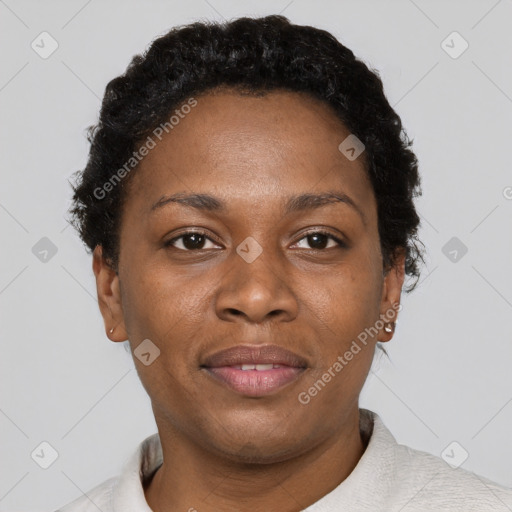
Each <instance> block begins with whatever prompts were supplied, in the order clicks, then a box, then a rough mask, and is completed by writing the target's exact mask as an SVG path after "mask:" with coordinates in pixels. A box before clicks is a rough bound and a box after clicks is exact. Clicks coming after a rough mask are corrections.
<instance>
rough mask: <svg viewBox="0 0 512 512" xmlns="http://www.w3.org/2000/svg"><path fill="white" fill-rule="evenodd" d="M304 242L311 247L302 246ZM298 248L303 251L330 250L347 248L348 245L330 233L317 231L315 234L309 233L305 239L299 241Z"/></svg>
mask: <svg viewBox="0 0 512 512" xmlns="http://www.w3.org/2000/svg"><path fill="white" fill-rule="evenodd" d="M304 241H305V242H306V243H307V244H308V245H309V247H307V246H304V245H301V244H304ZM297 246H298V247H300V248H301V249H317V250H322V249H330V248H332V247H336V246H337V247H346V245H345V244H344V243H343V242H342V241H341V240H340V239H339V238H336V237H335V236H333V235H331V234H330V233H326V232H323V231H315V232H313V233H308V234H307V235H306V236H305V237H304V238H302V239H301V240H299V242H298V243H297Z"/></svg>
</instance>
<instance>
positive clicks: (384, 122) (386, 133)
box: [70, 15, 424, 291]
mask: <svg viewBox="0 0 512 512" xmlns="http://www.w3.org/2000/svg"><path fill="white" fill-rule="evenodd" d="M219 87H227V88H231V89H234V90H238V91H240V92H249V93H254V94H266V93H267V92H270V91H272V90H287V91H294V92H303V93H307V94H309V95H311V96H312V97H315V98H318V99H320V100H321V101H323V102H325V103H326V104H328V105H330V106H331V107H332V109H333V111H334V113H335V114H336V115H337V116H338V117H339V119H340V120H341V121H342V122H343V124H344V125H345V126H346V128H347V129H348V130H349V131H350V132H351V133H353V134H355V135H356V136H357V137H358V138H359V139H360V140H361V141H362V142H363V144H364V145H365V153H364V154H365V158H364V160H365V167H366V171H367V173H368V176H369V178H370V181H371V183H372V186H373V191H374V194H375V197H376V201H377V209H378V229H379V238H380V244H381V250H382V255H383V263H384V268H385V269H389V268H391V266H392V265H393V263H394V262H395V261H396V259H395V258H396V257H397V255H398V253H399V252H400V251H401V252H405V272H406V275H408V276H409V277H413V278H415V279H414V282H413V284H412V286H410V287H409V288H408V289H407V291H411V290H412V289H413V288H414V287H415V286H416V284H417V281H418V278H419V275H420V261H422V262H424V260H423V250H422V249H421V247H420V246H423V244H422V243H421V241H420V240H419V239H418V236H417V231H418V226H419V223H420V220H419V217H418V214H417V212H416V209H415V206H414V202H413V198H414V197H416V196H418V195H420V194H421V189H420V177H419V174H418V162H417V158H416V156H415V154H414V153H413V152H412V151H411V149H409V148H410V146H411V145H412V141H411V140H410V139H409V138H408V137H407V135H406V133H405V130H404V129H403V128H402V123H401V120H400V117H399V116H398V115H397V114H396V112H395V111H394V110H393V108H392V107H391V106H390V105H389V103H388V101H387V99H386V97H385V95H384V91H383V85H382V81H381V80H380V77H379V75H378V72H377V71H375V70H370V69H369V68H368V67H367V66H366V65H365V64H364V63H363V62H362V61H361V60H358V59H356V57H355V56H354V54H353V52H352V51H351V50H350V49H348V48H346V47H345V46H343V45H342V44H341V43H340V42H339V41H338V40H336V38H335V37H334V36H333V35H332V34H330V33H329V32H326V31H324V30H320V29H317V28H314V27H310V26H301V25H295V24H292V23H290V21H289V20H288V19H287V18H285V17H284V16H278V15H273V16H266V17H261V18H248V17H244V18H238V19H235V20H233V21H230V22H225V23H215V22H196V23H192V24H190V25H186V26H182V27H175V28H173V29H172V30H170V31H169V32H168V33H166V34H165V35H163V36H161V37H159V38H157V39H155V40H154V41H153V42H152V44H151V45H150V46H149V48H148V49H147V51H145V52H144V53H143V54H142V55H136V56H134V57H133V59H132V61H131V62H130V64H129V66H128V68H127V69H126V72H125V73H124V74H123V75H121V76H119V77H117V78H114V79H113V80H112V81H110V82H109V84H108V85H107V87H106V90H105V95H104V98H103V102H102V106H101V111H100V117H99V121H98V123H97V124H96V125H93V126H90V127H89V128H88V141H89V142H90V144H91V146H90V152H89V158H88V161H87V165H86V167H85V169H84V170H83V171H77V172H76V173H75V175H74V176H75V183H74V184H72V186H73V191H74V195H73V203H72V207H71V208H70V214H71V217H70V222H71V224H72V225H73V226H74V227H75V228H76V229H77V231H78V233H79V235H80V237H81V239H82V240H83V242H84V244H85V245H86V246H87V247H88V249H89V250H90V251H91V252H92V251H93V250H94V248H95V247H96V246H97V245H101V246H102V249H103V255H104V257H105V259H106V260H107V261H108V262H109V264H110V265H111V266H112V268H113V269H115V270H116V271H117V269H118V262H119V251H120V247H119V228H120V223H121V212H122V206H123V200H124V196H125V195H126V194H123V190H126V187H127V183H128V182H129V180H128V179H127V178H128V177H130V176H131V175H133V173H134V172H136V171H135V169H136V165H134V170H133V171H131V172H130V175H129V176H127V177H126V178H124V179H123V181H122V182H121V183H119V185H118V186H111V187H109V188H108V193H106V192H105V190H106V188H105V187H104V185H105V184H106V183H107V182H109V181H110V183H112V177H113V176H114V174H115V173H116V172H118V173H119V170H120V169H121V168H122V167H123V165H125V164H126V162H127V161H129V160H130V158H132V156H133V153H134V151H135V150H136V149H137V148H138V145H140V143H141V141H143V140H145V139H146V138H147V137H148V135H149V134H151V133H152V132H153V131H154V130H155V128H156V127H158V126H159V125H162V124H164V123H165V122H167V121H168V119H169V115H170V114H171V112H172V111H173V109H176V108H177V107H179V106H180V105H182V104H183V103H184V102H185V101H186V100H187V98H188V99H190V98H191V97H193V96H198V95H200V94H201V93H206V92H208V91H209V90H213V89H216V88H219ZM125 168H126V167H125ZM125 174H126V173H123V175H125ZM118 176H119V174H118ZM98 190H100V191H101V194H100V193H98Z"/></svg>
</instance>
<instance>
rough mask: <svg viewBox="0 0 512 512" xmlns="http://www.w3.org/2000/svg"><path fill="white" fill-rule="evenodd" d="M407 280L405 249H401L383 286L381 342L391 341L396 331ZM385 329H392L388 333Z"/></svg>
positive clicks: (387, 273) (386, 273) (386, 274)
mask: <svg viewBox="0 0 512 512" xmlns="http://www.w3.org/2000/svg"><path fill="white" fill-rule="evenodd" d="M404 278H405V249H399V250H398V251H397V253H396V256H395V260H394V264H393V266H391V267H390V268H388V269H387V270H386V271H385V274H384V282H383V286H382V297H381V303H380V318H381V319H382V321H383V322H384V326H383V327H382V329H380V332H379V341H382V342H386V341H390V340H391V338H392V337H393V334H394V331H395V322H396V318H397V316H398V312H399V311H400V309H401V308H402V307H401V306H400V296H401V294H402V286H403V284H404ZM385 327H388V329H389V327H391V328H392V330H391V331H390V332H387V331H386V330H385Z"/></svg>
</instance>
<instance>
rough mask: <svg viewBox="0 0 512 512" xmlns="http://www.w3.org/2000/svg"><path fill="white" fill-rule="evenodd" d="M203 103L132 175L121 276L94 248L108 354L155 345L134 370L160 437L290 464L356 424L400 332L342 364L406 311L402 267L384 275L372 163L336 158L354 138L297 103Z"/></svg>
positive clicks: (280, 99) (319, 111) (215, 96)
mask: <svg viewBox="0 0 512 512" xmlns="http://www.w3.org/2000/svg"><path fill="white" fill-rule="evenodd" d="M196 100H197V106H195V107H194V108H193V109H192V110H191V111H190V113H188V114H187V115H186V116H184V117H183V118H182V119H180V121H179V123H178V124H177V125H175V126H174V128H173V129H172V131H170V132H169V133H168V134H166V135H165V136H164V137H163V138H162V140H161V141H158V143H157V144H156V146H155V147H154V148H153V149H152V150H151V151H150V152H149V154H148V155H147V156H146V157H145V158H144V159H143V160H142V161H141V163H140V164H139V167H138V168H137V170H136V171H134V172H135V173H136V174H135V175H134V176H133V177H132V178H133V179H132V181H131V183H130V186H129V188H128V193H127V197H126V202H125V204H124V209H123V216H122V224H121V231H120V259H119V269H118V271H119V274H118V275H116V274H115V273H114V272H113V271H112V270H111V269H109V267H108V265H106V264H105V262H104V261H103V259H102V257H101V248H100V247H98V248H97V250H96V251H95V254H94V271H95V274H96V278H97V286H98V294H99V298H100V304H101V309H102V313H103V316H104V319H105V325H106V328H107V331H108V330H109V329H110V328H112V327H115V330H114V332H113V333H111V334H109V337H110V338H111V339H112V340H113V341H123V340H125V339H127V338H128V339H129V341H130V345H131V348H132V351H133V350H135V353H136V354H137V350H136V349H137V347H138V346H139V344H141V342H143V340H150V343H149V344H148V342H145V343H146V346H147V348H146V349H145V350H144V352H145V353H146V354H149V355H145V356H143V358H142V359H143V360H144V359H145V362H146V363H150V364H144V363H143V362H142V361H141V360H139V358H138V357H134V361H135V364H136V366H137V370H138V373H139V376H140V378H141V381H142V383H143V385H144V387H145V389H146V390H147V392H148V394H149V396H150V398H151V401H152V406H153V410H154V413H155V418H156V421H157V424H158V426H159V430H162V431H167V432H173V433H174V434H177V435H180V436H182V437H183V438H186V439H187V440H188V441H189V442H190V443H192V444H194V445H196V446H200V447H202V448H204V449H206V450H208V451H210V452H211V453H214V454H217V455H218V454H222V455H223V456H226V457H230V458H232V459H236V460H252V461H262V462H272V461H278V460H286V459H288V458H290V457H293V456H297V455H298V454H301V453H302V452H305V451H306V450H308V449H310V448H311V446H315V445H317V444H320V443H322V442H328V440H329V439H330V438H333V437H334V436H336V435H339V433H340V432H342V430H343V428H344V426H346V424H347V422H348V421H349V418H350V417H351V416H353V415H354V414H355V413H356V412H357V407H358V405H357V401H358V396H359V393H360V390H361V388H362V386H363V383H364V381H365V379H366V376H367V373H368V371H369V367H370V365H371V362H372V358H373V354H374V348H375V343H376V341H377V340H381V341H387V340H388V339H390V337H391V335H390V334H388V333H386V332H385V331H384V330H383V329H382V328H379V329H378V333H375V332H374V331H372V334H371V335H370V336H368V337H367V340H366V343H365V344H363V343H361V342H359V343H358V346H359V348H360V350H359V351H358V352H357V353H354V352H355V349H352V357H351V358H350V359H349V360H348V357H344V355H345V354H346V353H347V351H349V352H350V351H351V347H353V346H354V345H353V342H354V340H357V339H358V336H360V334H361V333H362V332H364V330H365V328H369V327H371V326H375V325H376V322H377V321H378V320H379V319H380V318H382V317H383V315H384V314H388V312H389V311H390V310H391V308H392V306H393V304H395V305H396V304H398V302H399V297H400V290H401V286H402V281H403V259H402V260H399V263H400V265H399V266H398V267H397V268H395V269H392V270H391V271H390V272H387V273H384V269H383V265H382V254H381V250H380V242H379V234H378V227H377V226H378V222H377V221H378V219H377V207H376V201H375V197H374V194H373V191H372V187H371V184H370V182H369V181H368V178H367V176H366V174H365V170H364V165H363V160H362V158H363V156H360V157H359V158H357V159H355V160H352V161H351V160H349V159H347V158H346V157H345V156H344V155H343V154H342V153H341V152H340V150H339V149H338V146H339V144H340V143H341V142H342V141H343V140H344V139H345V138H346V137H347V136H348V135H349V133H350V132H349V131H348V130H347V129H346V128H345V127H344V126H343V125H342V124H341V122H340V121H339V120H338V119H337V118H336V116H335V115H334V114H333V112H331V111H330V109H329V107H328V106H326V105H324V104H323V103H322V102H319V101H318V100H316V99H313V98H311V97H309V96H307V95H302V94H298V93H291V92H272V93H269V94H267V95H265V96H262V97H251V96H242V95H239V94H237V93H235V92H230V91H229V90H225V91H223V92H219V91H218V92H216V93H208V94H205V95H202V96H198V97H197V98H196ZM387 318H390V317H389V316H388V317H387ZM359 339H361V338H359ZM143 346H144V345H143ZM157 349H158V350H159V355H158V356H157V357H156V358H155V355H156V354H157ZM340 357H341V358H342V359H343V361H344V364H342V363H341V362H340V359H339V358H340ZM153 359H154V360H153ZM337 361H338V363H339V365H342V369H341V370H339V366H337V365H336V362H337ZM326 372H327V373H329V374H330V376H331V378H330V379H329V378H326V377H325V374H326ZM319 380H321V381H322V382H323V384H324V385H321V384H318V381H319ZM326 381H327V382H326ZM315 383H316V387H315ZM312 388H314V389H316V393H315V392H314V391H311V390H312ZM308 397H309V399H308ZM248 440H250V442H248Z"/></svg>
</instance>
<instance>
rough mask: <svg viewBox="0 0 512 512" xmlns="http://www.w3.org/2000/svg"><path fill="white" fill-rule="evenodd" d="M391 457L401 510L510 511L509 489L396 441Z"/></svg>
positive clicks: (511, 505)
mask: <svg viewBox="0 0 512 512" xmlns="http://www.w3.org/2000/svg"><path fill="white" fill-rule="evenodd" d="M394 456H395V463H396V466H395V468H396V472H397V473H398V475H397V476H398V478H397V480H396V483H397V485H398V486H399V487H400V488H401V491H402V492H401V493H400V494H402V495H403V496H404V498H405V499H404V503H403V507H404V508H403V512H416V511H418V512H419V511H420V510H421V511H422V512H423V511H425V510H436V511H452V510H464V512H477V511H478V512H482V511H484V510H493V511H503V512H506V511H508V512H510V510H512V489H508V488H506V487H503V486H501V485H498V484H497V483H495V482H492V481H490V480H488V479H486V478H484V477H482V476H479V475H477V474H475V473H472V472H470V471H467V470H465V469H463V468H460V467H458V468H453V467H452V466H450V465H449V464H447V463H446V462H445V461H444V460H443V459H441V458H439V457H436V456H434V455H432V454H430V453H426V452H423V451H420V450H415V449H413V448H410V447H408V446H404V445H400V444H396V446H395V449H394ZM427 507H428V508H427Z"/></svg>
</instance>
